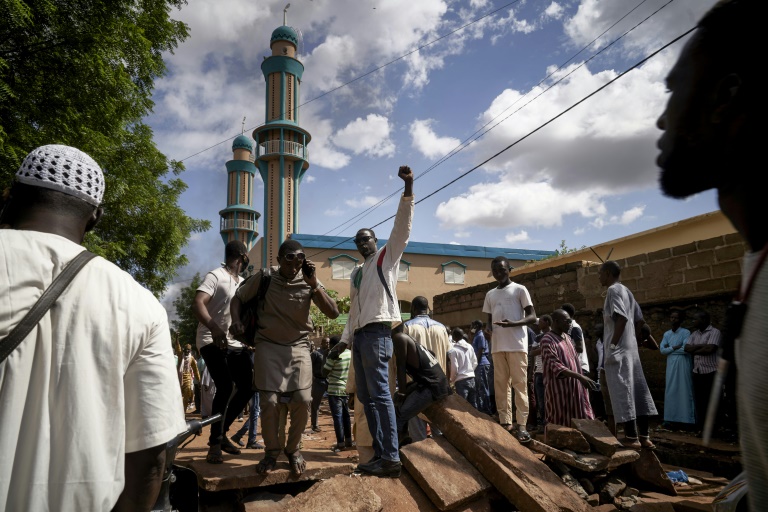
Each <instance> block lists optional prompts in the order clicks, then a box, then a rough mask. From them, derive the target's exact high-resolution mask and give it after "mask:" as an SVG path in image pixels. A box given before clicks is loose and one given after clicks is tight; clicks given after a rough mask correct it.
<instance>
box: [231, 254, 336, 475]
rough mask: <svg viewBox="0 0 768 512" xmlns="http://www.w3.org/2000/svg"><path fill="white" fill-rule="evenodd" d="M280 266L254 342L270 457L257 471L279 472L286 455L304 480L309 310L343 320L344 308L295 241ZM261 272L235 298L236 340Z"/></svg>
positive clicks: (263, 429)
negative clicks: (284, 430) (284, 429)
mask: <svg viewBox="0 0 768 512" xmlns="http://www.w3.org/2000/svg"><path fill="white" fill-rule="evenodd" d="M277 262H278V266H277V268H274V267H273V268H272V269H271V270H270V276H271V277H270V279H269V288H267V291H266V294H265V295H264V300H263V301H260V303H259V305H258V308H259V325H260V327H259V328H258V329H257V331H256V336H255V337H254V339H253V350H254V363H255V364H254V368H253V388H255V389H258V390H259V403H260V406H261V433H262V436H263V438H264V445H265V454H264V458H263V459H262V460H261V461H260V462H259V464H258V466H257V467H256V472H257V473H259V474H262V473H266V472H269V471H271V470H272V469H274V468H275V465H276V464H277V458H278V457H279V456H280V452H281V451H283V452H285V455H286V456H287V457H288V461H289V463H290V467H291V472H292V473H293V474H294V475H296V476H298V475H300V474H302V473H303V472H304V470H305V469H306V467H307V464H306V462H305V461H304V458H303V457H302V456H301V453H300V452H299V447H300V445H301V434H302V432H304V429H305V428H306V426H307V421H308V419H309V408H310V404H311V402H312V359H311V357H310V350H309V348H310V344H311V343H312V342H311V341H310V339H309V334H310V333H312V331H313V330H314V326H313V324H312V318H311V317H310V314H309V309H310V306H311V305H312V303H313V302H314V304H315V305H316V306H317V307H318V308H320V311H322V312H323V314H324V315H326V316H327V317H328V318H331V319H333V318H336V317H338V316H339V309H338V307H337V306H336V302H335V301H334V300H333V299H332V298H331V297H330V296H329V295H328V294H327V293H326V292H325V288H323V285H322V283H320V282H319V281H318V280H317V273H316V272H315V264H314V263H313V262H312V261H310V260H308V259H307V256H306V254H305V253H304V247H303V246H302V245H301V244H300V243H299V242H297V241H296V240H291V239H288V240H286V241H285V242H283V243H282V244H281V245H280V249H278V252H277ZM261 272H262V271H259V272H257V273H256V274H254V276H253V277H251V278H249V279H247V280H246V281H245V282H243V284H242V286H240V287H239V288H238V289H237V292H236V294H235V297H234V298H233V299H232V303H231V304H230V313H231V316H232V318H233V322H232V325H231V327H230V328H229V332H230V334H232V335H233V336H238V335H240V334H241V333H243V332H244V331H245V326H243V324H242V322H240V320H239V319H240V307H241V305H242V304H243V303H246V302H248V301H249V300H250V299H251V298H253V297H256V295H257V294H258V292H259V287H260V286H261V281H262V279H261ZM249 389H250V388H249ZM281 413H287V414H288V415H289V417H290V426H289V427H288V437H287V438H286V440H285V443H284V444H285V446H281V443H280V440H279V439H280V435H279V431H280V429H279V425H280V416H281Z"/></svg>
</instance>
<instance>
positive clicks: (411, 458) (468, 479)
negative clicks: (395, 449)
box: [400, 436, 491, 510]
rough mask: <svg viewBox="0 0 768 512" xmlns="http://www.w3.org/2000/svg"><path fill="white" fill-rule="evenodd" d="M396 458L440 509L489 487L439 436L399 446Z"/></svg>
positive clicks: (444, 508) (481, 476)
mask: <svg viewBox="0 0 768 512" xmlns="http://www.w3.org/2000/svg"><path fill="white" fill-rule="evenodd" d="M400 459H401V460H402V461H403V465H404V466H405V468H406V469H407V470H408V473H410V475H411V476H412V477H413V479H414V480H416V482H417V483H418V484H419V486H420V487H421V489H422V490H423V491H424V493H425V494H426V495H427V496H429V499H430V500H432V503H434V504H435V506H436V507H437V508H438V509H440V510H450V509H453V508H456V507H458V506H459V505H462V504H464V503H469V502H470V501H472V500H474V499H475V498H477V497H478V496H479V495H481V494H482V493H484V492H486V491H487V490H488V489H490V488H491V484H490V483H489V482H488V480H486V479H485V478H483V475H481V474H480V473H479V472H478V471H477V470H476V469H475V467H474V466H473V465H472V464H470V463H469V462H468V461H467V459H465V458H464V456H463V455H462V454H461V452H459V451H458V450H457V449H456V448H454V447H453V446H452V445H451V444H450V443H449V442H448V441H447V440H446V439H445V438H444V437H443V436H436V437H434V438H432V439H425V440H424V441H421V442H418V443H413V444H410V445H408V446H405V447H403V448H402V449H401V450H400Z"/></svg>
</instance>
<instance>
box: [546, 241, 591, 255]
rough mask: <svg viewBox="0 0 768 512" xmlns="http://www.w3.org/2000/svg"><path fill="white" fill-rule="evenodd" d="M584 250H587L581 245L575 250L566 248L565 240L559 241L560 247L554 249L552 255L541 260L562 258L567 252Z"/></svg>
mask: <svg viewBox="0 0 768 512" xmlns="http://www.w3.org/2000/svg"><path fill="white" fill-rule="evenodd" d="M586 248H587V246H586V245H582V246H581V247H579V248H575V247H574V248H571V247H568V246H567V245H565V240H561V241H560V247H558V248H557V249H555V254H553V255H551V256H547V257H546V258H543V259H545V260H548V259H550V258H557V257H558V256H562V255H563V254H568V253H569V252H576V251H580V250H582V249H586Z"/></svg>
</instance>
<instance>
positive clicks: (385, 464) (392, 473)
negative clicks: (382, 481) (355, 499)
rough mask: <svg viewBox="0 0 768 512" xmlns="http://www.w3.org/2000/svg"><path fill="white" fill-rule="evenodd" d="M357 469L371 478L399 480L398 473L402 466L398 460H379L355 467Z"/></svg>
mask: <svg viewBox="0 0 768 512" xmlns="http://www.w3.org/2000/svg"><path fill="white" fill-rule="evenodd" d="M357 468H358V469H359V470H360V471H361V472H363V473H366V474H369V475H371V476H381V477H387V478H399V477H400V471H401V470H402V468H403V465H402V464H401V463H400V461H399V460H397V461H395V460H384V459H379V460H377V461H376V462H374V463H372V464H370V465H367V464H364V465H363V466H357Z"/></svg>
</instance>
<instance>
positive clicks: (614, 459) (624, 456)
mask: <svg viewBox="0 0 768 512" xmlns="http://www.w3.org/2000/svg"><path fill="white" fill-rule="evenodd" d="M639 458H640V454H639V453H638V452H637V451H635V450H625V449H623V447H622V449H621V450H619V451H617V452H616V453H614V454H613V455H611V460H610V461H609V462H608V471H613V470H614V469H616V468H617V467H619V466H623V465H624V464H629V463H630V462H635V461H636V460H638V459H639Z"/></svg>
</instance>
